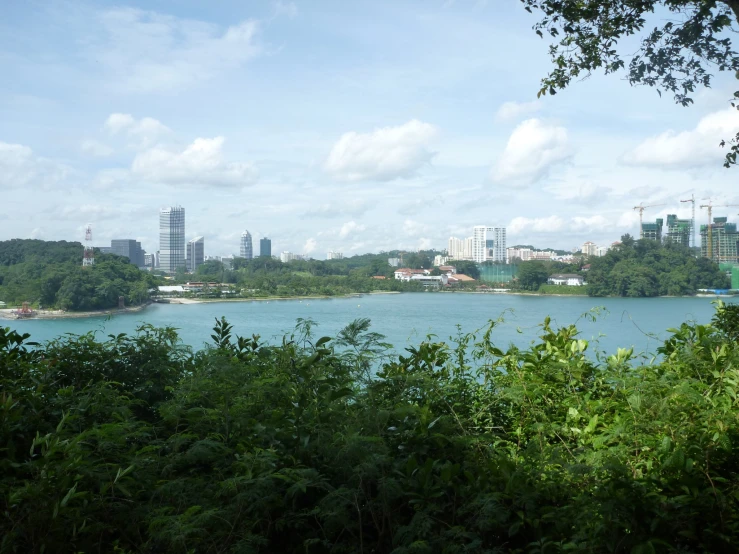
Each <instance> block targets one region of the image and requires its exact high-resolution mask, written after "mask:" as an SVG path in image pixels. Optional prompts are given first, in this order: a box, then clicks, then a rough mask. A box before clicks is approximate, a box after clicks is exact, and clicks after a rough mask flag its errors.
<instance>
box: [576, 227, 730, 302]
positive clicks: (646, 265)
mask: <svg viewBox="0 0 739 554" xmlns="http://www.w3.org/2000/svg"><path fill="white" fill-rule="evenodd" d="M590 264H591V265H590V271H589V272H588V274H587V281H588V294H589V295H590V296H632V297H642V296H662V295H671V296H681V295H686V294H695V293H696V291H697V290H698V289H702V288H729V279H728V277H727V276H726V275H725V274H724V273H723V272H722V271H721V270H720V269H719V267H718V265H716V264H715V263H714V262H712V261H711V260H708V259H706V258H696V257H695V256H694V255H693V253H692V252H691V251H690V249H689V248H686V247H684V246H681V245H679V244H674V243H665V244H661V243H659V242H657V241H654V240H644V239H641V240H634V239H633V238H632V237H631V236H629V235H624V236H623V237H621V245H620V246H618V247H615V248H613V249H612V250H609V251H608V253H607V254H606V255H605V256H603V257H600V258H591V259H590Z"/></svg>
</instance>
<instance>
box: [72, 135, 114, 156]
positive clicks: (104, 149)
mask: <svg viewBox="0 0 739 554" xmlns="http://www.w3.org/2000/svg"><path fill="white" fill-rule="evenodd" d="M80 149H81V150H82V152H84V153H85V154H89V155H90V156H97V157H99V158H104V157H106V156H110V155H111V154H112V153H113V149H112V148H111V147H110V146H108V145H107V144H103V143H102V142H98V141H96V140H92V139H86V140H83V141H82V144H81V145H80Z"/></svg>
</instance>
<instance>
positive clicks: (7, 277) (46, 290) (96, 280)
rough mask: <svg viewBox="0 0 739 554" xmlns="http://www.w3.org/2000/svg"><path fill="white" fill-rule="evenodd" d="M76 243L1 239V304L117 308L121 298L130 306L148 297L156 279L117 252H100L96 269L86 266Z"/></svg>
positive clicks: (77, 308)
mask: <svg viewBox="0 0 739 554" xmlns="http://www.w3.org/2000/svg"><path fill="white" fill-rule="evenodd" d="M82 251H83V246H82V245H81V244H80V243H78V242H67V241H57V242H54V241H43V240H25V239H13V240H8V241H0V300H2V301H4V302H6V303H7V304H8V305H17V304H20V303H22V302H29V303H30V304H32V305H34V306H43V307H45V308H50V307H55V308H61V309H65V310H96V309H105V308H113V307H115V306H117V305H118V298H119V297H120V296H123V297H124V299H125V302H126V305H137V304H141V303H143V302H145V301H146V300H147V299H148V298H149V292H148V290H149V288H150V287H151V286H153V284H154V278H153V277H152V276H151V275H149V274H148V273H145V272H143V271H141V270H139V269H138V268H137V267H136V266H134V265H132V264H131V263H130V262H129V261H128V259H126V258H123V257H121V256H116V255H113V254H96V258H95V260H96V263H95V265H94V266H93V267H89V268H83V267H82V266H81V264H82Z"/></svg>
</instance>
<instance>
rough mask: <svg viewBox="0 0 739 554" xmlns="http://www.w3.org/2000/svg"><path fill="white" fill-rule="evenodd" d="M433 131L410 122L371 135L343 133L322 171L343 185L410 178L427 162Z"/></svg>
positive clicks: (431, 154) (429, 156) (433, 135)
mask: <svg viewBox="0 0 739 554" xmlns="http://www.w3.org/2000/svg"><path fill="white" fill-rule="evenodd" d="M436 135H437V129H436V127H434V126H433V125H431V124H429V123H424V122H422V121H418V120H416V119H413V120H411V121H409V122H408V123H405V124H403V125H399V126H397V127H383V128H380V129H376V130H374V131H372V132H371V133H356V132H354V131H352V132H349V133H345V134H344V135H342V136H341V138H340V139H339V140H338V142H336V144H335V145H334V147H333V148H332V149H331V153H330V154H329V156H328V159H327V160H326V164H325V169H326V171H328V172H329V173H330V174H332V175H333V176H334V177H335V178H337V179H340V180H343V181H367V180H375V181H391V180H393V179H398V178H407V177H411V176H413V175H414V174H415V173H416V172H417V171H418V170H419V169H420V168H421V167H423V166H424V165H426V164H428V163H430V162H431V159H432V158H433V156H434V153H433V152H431V151H430V150H428V146H429V143H430V142H431V141H432V140H433V139H434V137H436Z"/></svg>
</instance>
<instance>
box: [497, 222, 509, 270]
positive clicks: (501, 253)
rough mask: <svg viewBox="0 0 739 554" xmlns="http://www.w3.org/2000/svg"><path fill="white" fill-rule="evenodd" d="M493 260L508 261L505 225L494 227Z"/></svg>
mask: <svg viewBox="0 0 739 554" xmlns="http://www.w3.org/2000/svg"><path fill="white" fill-rule="evenodd" d="M493 261H494V262H502V263H507V262H508V258H507V256H506V230H505V227H493Z"/></svg>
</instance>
